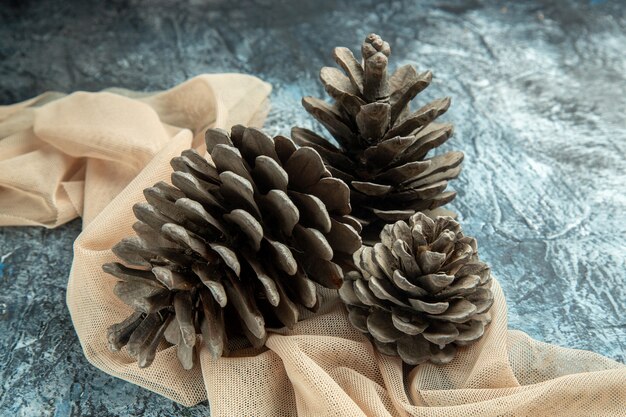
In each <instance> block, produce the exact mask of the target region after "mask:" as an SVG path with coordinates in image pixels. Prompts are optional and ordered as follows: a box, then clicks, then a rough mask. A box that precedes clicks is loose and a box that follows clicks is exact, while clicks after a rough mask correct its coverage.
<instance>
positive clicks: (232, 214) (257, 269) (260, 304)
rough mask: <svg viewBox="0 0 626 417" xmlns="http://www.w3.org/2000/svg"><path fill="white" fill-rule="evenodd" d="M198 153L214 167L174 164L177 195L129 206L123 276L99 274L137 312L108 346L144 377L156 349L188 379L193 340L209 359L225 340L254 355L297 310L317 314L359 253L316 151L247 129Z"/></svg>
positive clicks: (211, 140) (212, 139) (344, 202)
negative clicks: (171, 348) (167, 347)
mask: <svg viewBox="0 0 626 417" xmlns="http://www.w3.org/2000/svg"><path fill="white" fill-rule="evenodd" d="M206 143H207V150H208V152H209V153H210V155H211V159H212V161H209V160H207V159H205V158H203V157H202V156H200V155H199V154H198V153H197V152H196V151H195V150H193V149H190V150H187V151H185V152H183V153H182V155H181V156H180V157H176V158H174V159H172V162H171V165H172V167H173V168H174V172H173V174H172V177H171V180H172V184H173V185H169V184H167V183H165V182H159V183H157V184H155V185H154V186H153V187H151V188H147V189H146V190H144V195H145V197H146V200H147V203H139V204H136V205H135V206H134V207H133V210H134V213H135V215H136V217H137V219H138V220H139V221H138V222H137V223H135V225H134V230H135V232H136V233H137V235H136V236H133V237H129V238H126V239H123V240H122V241H121V242H120V243H118V244H117V245H116V246H115V247H114V248H113V252H114V253H115V254H116V255H117V256H118V257H119V258H121V259H122V260H123V261H124V262H125V263H126V264H127V265H130V267H127V266H124V265H122V264H121V263H109V264H106V265H104V266H103V269H104V270H105V271H106V272H107V273H109V274H111V275H114V276H115V277H116V278H118V279H119V280H120V281H119V282H118V283H117V284H116V286H115V294H116V295H117V296H118V297H119V298H120V299H121V300H122V301H124V302H125V303H126V304H128V305H129V306H131V307H133V308H134V309H135V310H136V312H135V313H134V314H132V315H131V316H130V317H129V318H128V319H127V320H125V321H123V322H122V323H118V324H115V325H113V326H111V327H110V328H109V332H108V339H109V344H110V347H111V349H113V350H118V349H120V348H122V347H123V346H125V345H127V346H128V352H129V353H130V354H131V355H132V356H134V357H135V358H137V361H138V363H139V366H140V367H145V366H149V365H150V364H151V363H152V361H153V359H154V356H155V353H156V349H157V347H158V345H159V343H160V342H161V340H162V339H163V338H165V339H166V340H167V341H168V342H169V343H171V344H175V345H177V346H178V348H177V349H178V358H179V359H180V361H181V363H182V365H183V366H184V367H185V368H186V369H189V368H191V367H192V366H193V349H194V345H195V344H196V334H201V335H202V339H203V341H204V343H205V345H206V348H207V349H208V350H209V351H210V352H211V354H212V355H213V357H214V358H217V357H220V356H222V355H223V354H227V353H228V351H227V347H228V345H227V339H228V338H229V337H232V336H237V335H243V336H245V337H247V338H248V340H249V341H250V342H251V343H252V345H253V346H255V347H260V346H262V345H263V344H264V342H265V339H266V337H267V331H266V328H271V327H282V326H287V327H292V326H293V325H294V324H295V323H296V322H297V321H298V317H299V307H305V308H307V309H309V310H312V311H315V310H316V308H317V307H318V305H319V297H318V294H317V288H316V285H315V283H317V284H319V285H321V286H323V287H328V288H339V287H340V285H341V283H342V279H343V273H342V269H341V268H340V266H339V265H338V263H342V262H346V258H347V259H351V258H352V254H353V253H354V251H356V250H357V249H358V248H359V247H360V246H361V240H360V237H359V233H358V231H357V230H356V229H358V228H359V223H358V222H356V221H355V220H354V219H352V218H350V217H349V216H347V215H348V213H350V203H349V189H348V186H347V185H346V184H345V183H343V182H342V181H341V180H339V179H336V178H333V177H332V176H331V175H330V173H329V172H328V171H327V170H326V168H325V167H324V164H323V162H322V159H321V158H320V156H319V155H318V153H317V152H315V151H314V150H313V149H310V148H300V149H296V146H295V145H294V143H293V142H292V141H291V140H290V139H288V138H286V137H282V136H278V137H276V138H271V137H269V136H267V135H266V134H265V133H263V132H261V131H260V130H257V129H253V128H244V127H243V126H235V127H233V129H232V131H231V133H230V135H229V134H228V133H227V132H226V131H223V130H220V129H211V130H209V131H208V132H207V134H206ZM355 228H356V229H355Z"/></svg>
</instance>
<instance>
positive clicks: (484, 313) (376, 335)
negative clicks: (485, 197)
mask: <svg viewBox="0 0 626 417" xmlns="http://www.w3.org/2000/svg"><path fill="white" fill-rule="evenodd" d="M380 238H381V242H380V243H377V244H375V245H374V247H367V246H364V247H362V248H361V249H360V250H358V251H357V252H355V254H354V258H355V263H356V264H357V266H358V267H359V269H360V272H358V271H352V272H349V273H347V274H346V280H345V281H344V284H343V286H342V287H341V289H340V290H339V294H340V296H341V299H342V300H343V302H344V303H345V304H346V306H347V309H348V312H349V319H350V322H351V323H352V325H353V326H354V327H355V328H356V329H358V330H359V331H361V332H363V333H365V334H367V335H368V336H369V337H370V339H372V341H373V342H374V344H375V345H376V346H377V348H378V350H379V351H380V352H381V353H384V354H386V355H399V356H400V357H401V358H402V360H403V361H404V362H406V363H407V364H410V365H417V364H420V363H422V362H426V361H429V360H430V361H431V362H433V363H436V364H443V363H447V362H450V361H451V360H452V359H453V358H454V355H455V354H456V348H457V346H464V345H467V344H469V343H472V342H474V341H476V340H477V339H479V338H480V337H481V336H482V335H483V332H484V328H485V325H487V324H488V323H489V322H490V320H491V316H490V313H489V309H490V308H491V305H492V304H493V293H492V292H491V289H490V288H491V275H490V271H489V267H488V266H487V265H485V264H484V263H482V262H480V260H479V259H478V255H477V249H476V240H475V239H474V238H471V237H467V236H464V235H463V232H462V230H461V227H460V226H459V224H458V223H457V222H456V221H455V220H454V219H452V218H451V217H437V218H436V219H435V220H433V219H431V218H430V217H428V216H426V215H424V214H423V213H417V214H415V215H413V216H412V217H411V218H410V219H409V223H408V224H407V223H406V222H404V221H397V222H396V223H395V224H388V225H386V226H385V227H384V228H383V230H382V232H381V235H380Z"/></svg>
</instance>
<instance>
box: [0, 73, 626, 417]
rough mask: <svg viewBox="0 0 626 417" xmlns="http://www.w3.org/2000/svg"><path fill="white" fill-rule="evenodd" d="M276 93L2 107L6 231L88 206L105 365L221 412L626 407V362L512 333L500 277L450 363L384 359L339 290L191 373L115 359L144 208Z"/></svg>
mask: <svg viewBox="0 0 626 417" xmlns="http://www.w3.org/2000/svg"><path fill="white" fill-rule="evenodd" d="M268 93H269V86H268V85H267V84H264V83H261V82H260V81H258V80H256V79H254V78H252V77H244V76H237V75H226V76H202V77H198V78H195V79H193V80H190V81H188V82H187V83H184V84H182V85H180V86H178V87H176V88H174V89H172V90H170V91H167V92H163V93H159V94H156V95H151V96H146V97H139V98H134V99H133V98H130V97H128V96H129V94H128V93H124V95H125V96H122V95H119V94H113V93H106V92H105V93H97V94H88V93H76V94H72V95H70V96H66V97H63V98H58V99H57V100H55V101H52V102H49V101H50V100H52V99H54V98H57V97H55V96H49V95H44V96H41V97H38V98H36V99H34V100H31V101H29V102H25V103H21V104H19V105H15V106H9V107H4V108H0V132H1V135H0V138H3V139H0V196H1V198H0V224H4V225H9V224H13V225H15V224H41V225H44V226H47V227H54V226H56V225H58V224H61V223H63V222H65V221H67V220H69V219H71V218H73V217H75V216H76V215H78V214H81V213H82V214H83V218H84V222H85V228H84V230H83V232H82V233H81V235H80V236H79V237H78V239H77V240H76V242H75V245H74V253H75V257H74V262H73V266H72V272H71V275H70V280H69V284H68V290H67V303H68V306H69V309H70V313H71V315H72V320H73V322H74V326H75V328H76V332H77V333H78V336H79V339H80V342H81V344H82V347H83V349H84V352H85V355H86V357H87V359H88V360H89V361H90V362H91V363H92V364H94V365H95V366H97V367H98V368H100V369H102V370H103V371H105V372H107V373H109V374H111V375H115V376H117V377H119V378H122V379H125V380H127V381H130V382H133V383H135V384H138V385H141V386H143V387H145V388H147V389H150V390H152V391H155V392H157V393H159V394H161V395H164V396H166V397H168V398H171V399H173V400H175V401H177V402H179V403H182V404H185V405H193V404H196V403H198V402H200V401H202V400H205V399H207V398H208V399H209V402H210V405H211V415H212V416H214V417H218V416H225V417H232V416H258V417H278V416H312V417H313V416H315V417H318V416H341V417H349V416H450V417H452V416H454V417H458V416H568V417H569V416H620V415H626V367H625V366H624V365H621V364H619V363H617V362H614V361H612V360H610V359H607V358H604V357H602V356H600V355H597V354H594V353H591V352H585V351H578V350H571V349H565V348H560V347H557V346H553V345H549V344H545V343H541V342H537V341H534V340H532V339H530V338H529V337H528V336H527V335H525V334H524V333H522V332H518V331H508V330H507V319H506V304H505V300H504V297H503V294H502V291H501V289H500V287H499V285H498V283H497V281H495V282H494V291H495V295H496V301H495V305H494V307H493V322H492V324H491V325H490V326H489V327H488V328H487V331H486V333H485V335H484V337H483V338H482V339H481V340H480V341H479V342H478V343H476V344H474V345H472V346H470V347H468V348H464V349H462V350H461V351H460V353H459V354H458V356H457V357H456V358H455V359H454V361H452V362H451V363H450V364H448V365H445V366H435V365H430V364H426V365H421V366H418V367H415V368H413V369H412V370H409V369H408V368H406V367H404V368H403V366H402V364H401V362H400V361H399V360H398V359H397V358H391V357H387V356H383V355H379V354H378V353H376V352H375V351H374V350H373V348H372V346H371V344H370V343H369V342H368V340H367V339H366V338H365V337H363V336H362V335H361V334H359V333H358V332H356V331H355V330H353V329H352V328H351V327H350V325H349V323H348V321H347V319H346V314H345V312H344V310H343V309H342V307H341V305H340V303H339V301H338V300H337V298H336V295H335V294H334V293H333V292H331V291H327V292H325V293H324V297H325V299H326V302H325V303H324V307H323V310H322V314H320V315H318V316H316V317H314V318H309V319H307V320H304V321H302V322H300V323H299V324H297V325H296V326H295V328H294V329H293V330H291V331H285V332H283V333H282V334H273V335H271V336H270V337H269V339H268V341H267V344H266V346H267V349H264V350H262V351H253V350H245V351H238V352H236V354H235V355H234V356H231V357H228V358H222V359H220V360H217V361H213V360H212V359H211V358H210V357H209V355H208V354H207V353H206V352H205V351H204V350H203V349H200V353H199V355H200V356H199V360H198V365H197V366H196V367H195V368H194V369H193V370H191V371H185V370H183V369H182V367H181V366H180V365H179V363H178V360H177V358H176V351H175V348H173V347H170V348H166V347H165V346H163V347H162V348H163V349H162V350H161V351H160V352H159V353H158V355H157V357H156V359H155V361H154V363H153V364H152V366H151V367H149V368H147V369H139V368H138V367H137V365H136V364H135V363H134V361H133V359H132V358H131V357H129V356H128V355H127V353H126V352H125V350H123V351H122V352H117V353H113V352H110V351H109V350H108V348H107V342H106V337H105V334H106V328H107V327H108V326H109V325H111V324H112V323H116V322H119V321H122V320H123V319H124V318H126V317H127V316H128V314H129V313H130V309H129V307H127V306H126V305H124V304H123V303H122V302H120V301H119V300H118V299H117V298H116V297H115V295H114V294H113V285H114V283H115V279H114V278H113V277H111V276H109V275H106V274H104V273H103V272H102V269H101V265H102V264H103V263H105V262H110V261H113V260H114V259H115V256H114V255H113V254H112V253H111V250H110V248H111V246H112V245H113V244H115V243H117V242H118V241H119V240H120V239H121V238H123V237H125V236H128V235H131V234H132V229H131V225H132V224H133V222H134V217H133V213H132V210H131V207H132V205H133V204H134V203H135V202H137V201H141V200H142V199H143V196H142V190H143V189H144V188H145V187H148V186H151V185H152V184H154V183H155V182H157V181H160V180H165V181H168V180H169V176H170V173H171V169H170V166H169V160H170V159H171V158H172V157H174V156H177V155H179V154H180V152H181V151H183V150H184V149H186V148H188V147H190V146H198V145H199V143H200V141H199V139H200V138H201V137H202V133H203V131H204V130H205V128H206V127H207V126H220V127H228V126H230V125H231V124H233V123H236V122H239V123H244V124H250V125H258V124H259V123H260V122H261V120H262V119H263V116H264V114H265V113H264V109H265V107H264V105H263V103H264V101H265V98H266V96H267V94H268ZM185 127H186V128H189V129H184V128H185ZM114 196H115V198H113V197H114ZM112 198H113V200H112V201H110V200H111V199H112ZM109 201H110V203H109Z"/></svg>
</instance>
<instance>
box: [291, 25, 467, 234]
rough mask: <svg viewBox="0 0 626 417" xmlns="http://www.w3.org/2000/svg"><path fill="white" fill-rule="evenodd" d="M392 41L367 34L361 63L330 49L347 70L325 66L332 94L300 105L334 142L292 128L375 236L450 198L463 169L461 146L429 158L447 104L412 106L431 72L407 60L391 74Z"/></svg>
mask: <svg viewBox="0 0 626 417" xmlns="http://www.w3.org/2000/svg"><path fill="white" fill-rule="evenodd" d="M390 52H391V50H390V48H389V44H388V43H387V42H385V41H383V40H382V39H381V38H380V36H378V35H375V34H370V35H369V36H367V37H366V38H365V41H364V42H363V46H362V47H361V54H362V56H363V61H362V63H360V62H359V61H357V59H356V58H355V57H354V56H353V54H352V52H350V50H349V49H348V48H343V47H339V48H335V51H334V58H335V61H336V62H337V64H338V65H339V66H340V67H341V69H342V70H343V71H344V72H345V75H344V74H343V73H342V72H341V71H340V70H339V69H337V68H332V67H324V68H322V70H321V72H320V78H321V80H322V83H323V84H324V87H325V89H326V92H327V93H328V94H329V95H330V96H331V97H332V98H333V99H334V103H332V104H329V103H326V102H325V101H323V100H320V99H317V98H313V97H305V98H304V99H303V101H302V103H303V105H304V108H305V109H306V110H307V111H308V112H309V113H310V114H311V115H312V116H313V117H315V118H316V119H317V120H318V121H319V122H320V123H321V124H322V125H324V127H325V128H326V129H327V130H328V132H329V133H330V134H331V135H332V136H333V137H334V138H335V139H336V141H337V143H338V144H339V147H336V146H334V145H333V144H331V143H330V142H329V141H328V140H326V139H325V138H323V137H321V136H319V135H317V134H316V133H314V132H312V131H310V130H307V129H303V128H298V127H296V128H294V129H293V130H292V132H291V133H292V137H293V139H294V141H295V142H296V143H298V144H299V145H301V146H310V147H312V148H314V149H316V150H317V151H318V152H319V153H320V155H321V156H322V158H323V159H324V162H325V163H326V166H327V167H328V169H329V170H330V172H331V173H332V174H333V176H335V177H337V178H341V179H343V180H344V181H346V183H348V184H349V185H350V189H351V192H352V197H351V201H352V205H353V215H354V216H355V217H357V218H359V219H360V220H361V221H362V222H363V223H364V224H365V225H366V227H365V231H364V234H363V236H364V237H368V238H369V236H370V235H373V236H377V235H378V233H380V230H381V229H382V227H383V225H384V223H386V222H394V221H396V220H407V219H408V218H409V217H410V216H411V215H413V214H414V213H416V212H417V211H426V210H432V209H435V208H437V207H439V206H442V205H444V204H446V203H448V202H450V201H451V200H452V199H454V197H455V196H456V192H454V191H445V190H446V188H447V186H448V181H449V180H451V179H453V178H456V177H457V176H458V175H459V173H460V171H461V166H460V164H461V161H462V160H463V153H462V152H447V153H444V154H442V155H437V156H434V157H432V158H426V155H427V153H428V152H429V151H430V150H432V149H433V148H436V147H438V146H440V145H441V144H442V143H444V142H445V141H446V140H447V139H448V138H449V137H450V135H451V134H452V125H450V124H438V123H432V122H433V120H435V119H436V118H437V117H439V116H440V115H441V114H443V113H444V112H445V111H446V110H447V109H448V106H449V105H450V99H449V98H443V99H438V100H435V101H433V102H431V103H428V104H426V105H424V106H423V107H421V108H419V109H418V110H416V111H414V112H411V111H410V102H411V100H412V99H413V98H414V97H415V96H416V95H417V94H418V93H420V92H421V91H422V90H424V89H425V88H426V87H427V86H428V85H429V84H430V81H431V79H432V73H431V72H430V71H426V72H424V73H421V74H418V73H417V71H416V70H415V68H414V67H413V66H412V65H404V66H402V67H400V68H398V69H397V70H396V71H395V72H394V73H393V74H392V75H391V76H388V71H387V62H388V58H389V55H390Z"/></svg>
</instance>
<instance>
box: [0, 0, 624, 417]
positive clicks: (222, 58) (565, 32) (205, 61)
mask: <svg viewBox="0 0 626 417" xmlns="http://www.w3.org/2000/svg"><path fill="white" fill-rule="evenodd" d="M104 3H105V2H99V3H97V5H88V2H85V1H78V0H74V1H62V0H58V1H53V2H43V1H42V2H35V1H17V0H16V1H13V2H2V5H1V6H0V103H4V104H8V103H12V102H15V101H19V100H23V99H26V98H29V97H31V96H33V95H36V94H39V93H41V92H43V91H45V90H50V89H53V90H60V91H64V92H69V91H73V90H77V89H86V90H97V89H100V88H104V87H108V86H121V87H127V88H131V89H139V90H154V89H162V88H167V87H169V86H172V85H174V84H176V83H179V82H181V81H183V80H185V79H186V78H188V77H190V76H193V75H195V74H199V73H202V72H220V71H240V72H246V73H251V74H255V75H257V76H259V77H261V78H263V79H265V80H267V81H269V82H270V83H272V84H273V85H274V92H273V95H272V100H273V110H272V112H271V114H270V118H269V120H268V122H267V126H268V128H269V130H270V131H271V132H272V133H278V132H282V133H286V132H287V131H288V128H289V126H291V125H292V124H296V123H297V124H301V125H304V126H305V127H311V126H313V123H312V122H311V121H310V119H309V118H308V117H307V115H306V113H305V112H304V110H303V109H302V108H301V107H300V105H299V101H300V97H301V96H302V95H306V94H311V95H317V96H322V93H323V91H322V88H321V86H320V85H319V84H318V82H317V72H318V70H319V68H320V67H321V66H322V65H330V64H331V63H332V60H331V58H330V53H331V50H332V47H333V46H335V45H346V46H349V47H351V48H353V49H356V47H357V46H358V45H359V44H360V42H361V40H362V38H363V36H364V35H366V34H367V33H368V32H369V31H375V32H377V33H379V34H381V35H382V36H384V37H385V38H386V39H387V40H388V41H389V42H390V43H391V45H392V50H393V52H392V54H393V55H392V59H393V61H392V64H395V65H400V64H404V63H407V62H412V63H415V64H416V65H417V66H418V68H419V69H426V68H430V69H432V70H433V72H434V74H435V80H434V83H433V85H432V86H431V87H430V88H429V89H428V90H427V92H426V93H425V94H423V95H425V96H426V97H423V98H422V100H425V99H427V98H428V99H432V98H435V97H438V96H444V95H449V96H452V98H453V102H452V107H451V110H450V111H449V112H448V113H447V114H446V116H444V117H443V118H444V119H446V120H449V121H453V122H454V123H455V125H456V132H455V135H454V137H453V140H451V141H450V143H448V144H447V145H446V149H451V148H456V149H460V150H462V151H464V152H465V153H466V160H465V169H464V171H463V173H462V175H461V177H460V179H459V180H458V181H456V182H455V184H454V185H455V188H456V189H458V190H459V197H458V198H457V199H456V200H455V202H454V204H453V205H452V206H453V208H455V209H456V210H458V211H459V213H460V214H461V220H462V222H463V224H464V226H465V230H466V232H467V233H468V234H473V235H474V236H476V237H477V238H478V242H479V248H480V251H481V257H482V258H483V259H484V260H485V261H487V262H489V263H490V264H491V265H492V267H493V270H494V271H495V273H496V275H497V276H498V277H499V279H500V282H501V283H502V286H503V288H504V291H505V294H506V296H507V299H508V304H509V311H510V318H509V323H510V327H512V328H516V329H521V330H524V331H526V332H528V333H529V334H530V335H531V336H533V337H535V338H537V339H539V340H543V341H547V342H550V343H555V344H558V345H562V346H569V347H573V348H581V349H590V350H594V351H596V352H598V353H601V354H604V355H607V356H610V357H612V358H615V359H617V360H619V361H621V362H624V361H625V360H626V348H625V346H626V324H625V321H624V317H625V315H626V314H625V304H626V292H625V289H624V282H625V280H626V243H625V242H626V210H625V209H626V195H625V192H624V190H625V189H626V162H625V159H626V158H625V157H626V122H625V120H624V113H625V111H626V55H625V54H624V45H626V15H625V12H624V10H626V9H624V8H623V7H622V6H620V2H619V1H615V2H608V1H607V2H602V1H591V2H588V1H587V2H574V1H562V2H552V1H547V0H546V1H543V2H541V1H533V2H524V4H523V5H514V4H510V5H505V3H495V2H494V3H493V4H492V3H488V2H480V1H473V2H463V3H461V2H452V1H431V2H419V3H418V2H408V1H407V2H392V3H383V2H376V1H351V2H348V1H330V0H326V1H315V2H313V1H312V2H306V3H305V2H302V4H300V5H298V6H297V7H295V6H293V5H290V4H291V2H287V1H284V2H271V1H256V2H252V1H243V2H238V4H237V5H233V3H234V2H232V1H204V2H203V1H199V0H196V1H191V2H184V1H182V0H174V1H165V0H162V1H156V2H155V1H151V2H147V1H146V2H138V1H129V2H122V1H116V2H107V5H106V6H105V4H104ZM394 58H395V59H394ZM79 231H80V222H79V221H74V222H72V223H70V224H68V225H66V226H63V227H60V228H58V229H56V230H51V231H49V230H44V229H38V228H26V227H22V228H3V229H0V257H1V260H0V415H1V416H5V415H10V416H58V417H61V416H69V415H112V416H126V415H143V416H167V415H192V416H201V415H208V410H209V407H208V405H207V404H206V403H205V404H201V405H199V406H196V407H193V408H191V409H185V408H184V407H180V406H178V405H176V404H174V403H172V402H171V401H169V400H166V399H164V398H161V397H159V396H158V395H155V394H152V393H150V392H148V391H145V390H143V389H141V388H138V387H135V386H133V385H131V384H129V383H126V382H122V381H119V380H116V379H114V378H112V377H109V376H108V375H105V374H104V373H102V372H100V371H98V370H97V369H95V368H93V367H92V366H91V365H89V364H88V363H87V362H86V360H85V359H84V358H83V356H82V353H81V350H80V346H79V344H78V340H77V338H76V336H75V334H74V331H73V329H72V325H71V321H70V318H69V314H68V312H67V308H66V306H65V302H64V297H65V284H66V280H67V276H68V273H69V268H70V265H71V257H72V252H71V250H72V249H71V247H72V241H73V239H74V238H75V237H76V236H77V235H78V233H79Z"/></svg>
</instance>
